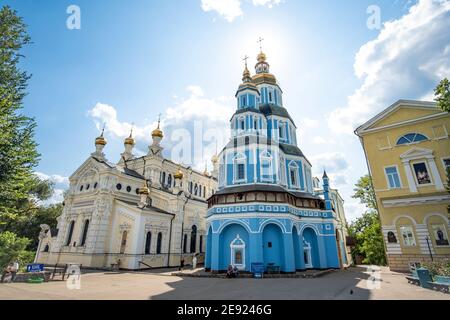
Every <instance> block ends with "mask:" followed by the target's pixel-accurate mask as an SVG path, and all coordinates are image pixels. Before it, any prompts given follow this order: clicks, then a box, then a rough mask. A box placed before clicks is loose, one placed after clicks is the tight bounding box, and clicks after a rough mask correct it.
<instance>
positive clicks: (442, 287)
mask: <svg viewBox="0 0 450 320" xmlns="http://www.w3.org/2000/svg"><path fill="white" fill-rule="evenodd" d="M428 284H429V285H430V286H431V288H432V289H433V290H437V291H441V292H445V293H449V287H450V277H443V276H434V281H433V282H432V281H429V282H428Z"/></svg>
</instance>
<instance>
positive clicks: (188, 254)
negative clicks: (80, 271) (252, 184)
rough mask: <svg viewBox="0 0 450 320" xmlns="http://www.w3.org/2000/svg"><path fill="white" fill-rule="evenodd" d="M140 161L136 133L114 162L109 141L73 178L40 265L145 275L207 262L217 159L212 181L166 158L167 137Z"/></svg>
mask: <svg viewBox="0 0 450 320" xmlns="http://www.w3.org/2000/svg"><path fill="white" fill-rule="evenodd" d="M152 138H153V143H152V144H151V145H150V146H149V151H148V154H147V155H145V156H143V157H135V156H134V155H133V147H134V145H135V140H134V138H133V137H132V134H130V136H129V137H128V138H126V139H125V141H124V147H125V150H124V152H123V153H122V154H121V157H120V160H119V161H118V162H117V163H112V162H110V161H108V160H107V159H106V158H105V155H104V153H103V149H104V147H105V146H106V144H107V142H106V139H105V138H104V137H103V132H102V134H101V136H99V137H98V138H96V139H95V147H96V151H95V152H94V153H92V154H91V156H90V157H89V158H88V159H87V160H86V161H85V162H84V163H83V164H82V165H81V166H80V167H79V168H78V169H77V170H76V171H75V172H74V173H73V174H72V175H71V176H70V178H69V181H70V189H69V190H68V192H67V194H66V195H65V198H64V209H63V213H62V215H61V216H60V217H59V218H58V226H57V230H50V229H49V228H48V226H46V225H42V226H41V227H42V231H41V234H40V237H39V238H40V241H39V248H38V252H37V254H36V262H37V263H44V264H52V265H53V264H66V263H77V264H82V266H83V267H91V268H111V267H112V268H121V269H131V270H137V269H146V268H157V267H168V266H178V265H180V262H181V260H182V259H183V260H184V261H185V263H186V264H189V263H190V262H191V259H192V257H193V256H194V254H197V256H198V262H199V263H201V262H203V259H204V252H205V250H206V220H205V217H206V211H207V202H206V200H207V199H208V198H209V197H210V196H211V195H212V194H214V193H215V191H216V190H217V172H218V158H217V157H216V156H214V157H213V159H212V162H213V171H212V172H211V174H209V173H208V172H207V171H206V169H205V172H199V171H196V170H193V169H192V168H191V167H185V166H181V165H179V164H176V163H174V162H172V161H170V160H168V159H165V158H164V157H163V155H162V150H163V147H162V146H161V141H162V139H163V132H162V130H160V128H159V125H158V128H157V129H155V130H154V131H153V132H152Z"/></svg>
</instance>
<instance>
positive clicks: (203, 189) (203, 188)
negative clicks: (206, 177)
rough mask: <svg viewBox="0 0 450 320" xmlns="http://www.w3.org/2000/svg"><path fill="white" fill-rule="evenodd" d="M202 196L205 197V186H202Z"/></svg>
mask: <svg viewBox="0 0 450 320" xmlns="http://www.w3.org/2000/svg"><path fill="white" fill-rule="evenodd" d="M203 197H204V198H206V187H205V186H203Z"/></svg>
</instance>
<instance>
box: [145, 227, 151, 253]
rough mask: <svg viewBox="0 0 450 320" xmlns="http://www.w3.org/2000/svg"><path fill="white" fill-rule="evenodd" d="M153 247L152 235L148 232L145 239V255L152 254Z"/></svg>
mask: <svg viewBox="0 0 450 320" xmlns="http://www.w3.org/2000/svg"><path fill="white" fill-rule="evenodd" d="M151 245H152V233H151V232H150V231H149V232H147V236H146V237H145V251H144V252H145V254H150V248H151Z"/></svg>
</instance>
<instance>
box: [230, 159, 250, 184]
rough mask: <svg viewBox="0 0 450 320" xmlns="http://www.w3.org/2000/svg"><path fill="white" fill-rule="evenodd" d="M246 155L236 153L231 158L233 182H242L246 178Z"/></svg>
mask: <svg viewBox="0 0 450 320" xmlns="http://www.w3.org/2000/svg"><path fill="white" fill-rule="evenodd" d="M245 163H246V157H245V156H244V155H243V154H238V155H236V157H234V159H233V167H234V181H233V182H234V183H243V182H245V180H246V173H247V172H246V168H245Z"/></svg>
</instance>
